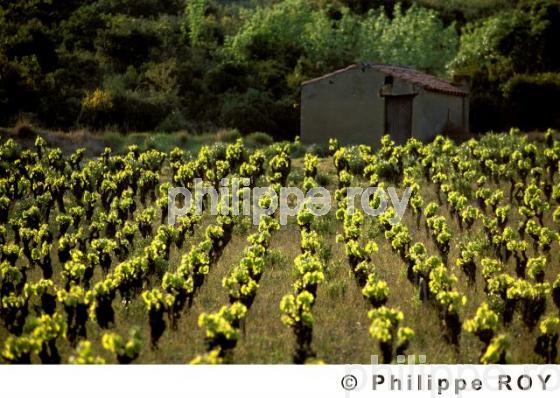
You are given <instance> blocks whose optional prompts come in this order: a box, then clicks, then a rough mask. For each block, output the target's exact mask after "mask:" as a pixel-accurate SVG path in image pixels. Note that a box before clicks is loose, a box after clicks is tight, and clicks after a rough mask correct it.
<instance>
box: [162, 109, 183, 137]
mask: <svg viewBox="0 0 560 398" xmlns="http://www.w3.org/2000/svg"><path fill="white" fill-rule="evenodd" d="M187 126H188V122H187V119H186V118H185V116H184V115H183V113H182V112H179V111H178V110H174V111H172V112H171V113H170V114H168V115H167V117H166V118H165V119H163V120H162V121H161V122H160V123H159V124H158V125H157V127H156V130H157V131H163V132H165V133H170V132H175V131H179V130H185V129H186V128H187Z"/></svg>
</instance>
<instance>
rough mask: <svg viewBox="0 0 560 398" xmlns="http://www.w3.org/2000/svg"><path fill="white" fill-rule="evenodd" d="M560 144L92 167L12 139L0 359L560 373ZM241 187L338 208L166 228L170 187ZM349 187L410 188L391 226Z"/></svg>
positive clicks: (1, 213) (185, 219)
mask: <svg viewBox="0 0 560 398" xmlns="http://www.w3.org/2000/svg"><path fill="white" fill-rule="evenodd" d="M555 138H556V136H555V133H554V132H553V131H552V130H549V131H548V132H546V133H545V134H542V135H541V136H540V139H533V138H531V139H529V138H528V136H526V135H524V134H522V133H521V132H519V131H517V130H515V129H513V130H511V131H510V132H509V133H502V134H494V133H491V134H486V135H484V136H481V137H480V138H479V139H478V140H475V139H471V140H469V141H466V142H464V143H462V144H457V143H455V142H453V141H451V140H450V139H448V138H444V137H441V136H439V137H437V138H436V139H435V140H434V141H433V142H432V143H429V144H423V143H421V142H419V141H417V140H415V139H410V140H409V141H408V142H407V143H406V144H405V145H404V146H398V145H395V143H394V142H393V141H391V139H390V138H389V136H385V137H384V138H383V139H382V140H381V142H380V143H379V145H378V146H377V147H376V148H373V147H368V146H363V145H362V146H355V147H341V146H339V145H338V143H337V141H336V140H331V142H330V145H329V148H328V151H329V155H328V156H319V155H317V154H313V153H311V151H308V153H306V154H305V156H304V157H299V156H294V153H296V151H295V150H294V148H295V147H297V146H301V144H300V143H299V142H298V141H297V140H296V141H295V142H278V143H274V144H272V145H270V146H268V147H263V148H260V149H250V148H248V147H246V146H245V145H244V142H243V141H242V140H241V139H239V140H237V141H236V142H233V143H229V144H215V145H213V146H203V147H202V148H201V149H200V151H198V152H197V153H192V152H190V151H188V150H186V149H181V148H175V149H173V150H171V151H170V152H168V153H166V152H161V151H158V150H155V149H152V150H146V151H140V150H139V148H138V147H137V146H135V145H132V146H130V147H129V148H128V150H127V151H125V152H124V153H113V151H112V150H111V149H110V148H106V149H105V150H104V152H103V153H101V154H100V155H99V156H98V157H94V158H88V157H86V155H85V154H86V152H85V150H84V149H79V150H77V151H75V152H73V153H64V152H63V151H62V149H60V148H55V147H51V146H49V145H47V143H46V141H45V140H44V139H43V138H41V137H38V138H37V139H36V140H35V143H34V145H31V146H29V145H28V146H21V144H19V143H16V142H15V141H14V140H13V139H8V140H5V141H4V142H3V143H2V144H1V145H0V245H1V246H0V248H1V250H0V298H1V302H0V318H1V319H0V363H11V364H16V363H45V364H47V363H48V364H51V363H55V364H58V363H70V364H101V363H121V364H128V363H178V364H185V363H192V364H204V363H211V364H215V363H263V364H277V363H368V362H369V361H370V357H371V355H374V354H375V355H379V358H380V359H379V360H380V361H381V362H384V363H390V362H396V360H397V356H398V355H408V354H417V355H426V358H427V362H428V363H451V364H454V363H484V364H491V363H558V357H557V347H558V335H559V332H560V318H559V315H560V310H559V308H560V262H559V261H558V253H559V250H560V248H559V244H558V241H559V237H560V235H559V232H560V175H559V165H560V163H559V162H560V141H556V139H555ZM234 176H235V177H240V178H243V179H246V180H247V181H248V186H247V187H246V188H244V189H250V187H263V186H267V187H271V188H272V189H274V190H275V191H279V190H280V188H281V187H284V186H292V187H298V188H300V189H301V190H302V191H304V192H307V191H309V190H310V189H311V188H313V187H318V186H322V187H325V188H327V189H328V190H329V191H330V192H331V194H332V198H333V209H332V210H331V212H330V213H329V214H327V215H324V216H316V215H314V213H313V212H312V211H310V208H309V204H308V203H304V204H303V206H301V208H300V209H299V211H298V213H297V216H295V217H291V218H290V219H289V220H288V224H287V225H283V226H281V225H280V223H279V221H278V214H270V215H262V216H261V217H260V218H259V220H258V225H254V224H253V222H252V218H251V217H250V216H243V215H233V214H235V212H232V211H230V212H221V211H220V214H221V215H217V216H212V215H210V211H209V207H208V206H207V205H205V206H203V212H202V214H198V213H197V212H195V211H194V207H193V208H192V209H191V211H190V212H189V213H188V214H187V215H184V216H182V217H180V218H179V219H178V220H177V222H176V223H175V224H168V222H167V218H168V217H167V216H168V190H169V189H170V188H171V187H175V186H180V187H186V188H189V189H192V188H193V186H194V185H193V184H194V180H195V179H199V178H200V179H202V180H203V181H204V184H205V185H206V186H207V187H213V188H216V189H218V188H219V187H220V184H221V181H222V179H224V178H231V177H234ZM349 187H382V188H388V187H396V188H397V190H399V191H403V190H404V189H405V188H407V187H408V188H409V189H410V190H411V192H412V194H411V197H410V201H409V203H408V207H407V210H406V212H405V214H404V217H403V219H402V220H401V222H400V223H397V224H395V223H392V222H391V219H392V218H393V216H394V215H395V210H394V209H393V208H391V206H389V208H388V209H387V210H386V211H385V212H384V213H383V214H382V215H381V216H379V217H370V216H368V215H367V214H364V212H363V211H362V210H360V209H359V208H357V210H356V211H355V212H350V211H349V210H348V208H349V206H348V202H349V201H350V200H354V199H353V198H351V197H350V196H349V195H348V188H349ZM242 191H243V190H242ZM240 197H241V195H240ZM230 199H232V198H231V194H230V197H229V198H227V200H224V201H222V202H221V203H220V204H219V206H218V207H219V208H220V210H224V207H228V206H229V207H231V206H232V203H233V201H232V200H230ZM271 200H272V199H271V197H270V195H264V196H262V197H261V198H260V200H259V205H260V206H262V207H265V208H266V207H268V206H269V205H270V202H271ZM369 200H370V205H371V207H373V208H377V207H378V206H379V204H380V202H381V200H382V198H381V197H380V193H375V194H373V195H372V196H371V197H370V198H369ZM205 204H207V203H206V202H205ZM242 205H243V203H241V204H240V206H242ZM229 210H232V209H231V208H230V209H229ZM226 213H227V215H224V214H226Z"/></svg>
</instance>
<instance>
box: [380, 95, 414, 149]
mask: <svg viewBox="0 0 560 398" xmlns="http://www.w3.org/2000/svg"><path fill="white" fill-rule="evenodd" d="M413 98H414V96H413V95H398V96H386V97H385V134H390V135H391V138H392V139H393V141H395V143H397V144H398V145H403V144H405V143H406V141H407V140H408V139H409V138H410V137H412V99H413Z"/></svg>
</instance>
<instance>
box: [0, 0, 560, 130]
mask: <svg viewBox="0 0 560 398" xmlns="http://www.w3.org/2000/svg"><path fill="white" fill-rule="evenodd" d="M559 35H560V5H559V4H558V2H557V1H554V0H489V1H486V0H484V1H483V0H454V1H448V0H418V1H411V0H406V1H404V0H403V1H402V2H395V1H393V0H281V1H280V0H278V1H272V0H270V1H265V0H262V1H257V0H252V1H251V0H246V1H217V0H188V1H186V0H163V1H162V0H141V1H138V0H72V1H65V2H63V3H60V2H53V1H50V0H29V1H15V2H14V1H10V2H3V3H2V4H1V5H0V36H1V37H3V38H4V40H2V42H1V43H0V125H3V126H10V125H14V124H15V123H16V122H17V121H18V120H20V119H23V120H28V121H30V122H32V123H34V124H36V125H38V126H42V127H46V128H51V129H63V130H68V129H75V128H88V129H94V130H106V129H112V130H120V131H124V132H127V131H150V130H157V131H160V132H169V131H177V130H188V131H189V132H196V131H198V132H200V131H204V132H206V131H209V130H215V129H217V128H237V129H238V130H239V131H240V132H241V133H243V134H245V133H251V132H255V131H262V132H266V133H269V134H271V135H273V136H274V137H275V138H277V139H292V138H293V137H294V136H296V135H297V134H298V130H299V108H298V102H299V85H300V83H301V82H302V81H304V80H306V79H309V78H312V77H317V76H319V75H321V74H323V73H327V72H331V71H332V70H335V69H337V68H340V67H343V66H346V65H348V64H351V63H354V62H360V61H373V62H385V63H395V64H402V65H408V66H411V67H415V68H419V69H422V70H425V71H427V72H430V73H434V74H437V75H441V76H443V77H451V76H452V75H453V74H454V73H459V74H466V75H468V76H470V77H471V78H472V90H473V92H472V97H471V99H472V104H471V105H472V112H471V115H472V121H471V126H472V128H473V129H474V130H475V131H480V132H481V131H488V130H490V129H495V130H501V129H506V128H509V127H511V126H518V127H520V128H522V129H524V130H530V129H545V128H548V127H558V126H559V125H560V121H559V120H560V117H559V113H558V110H557V109H556V108H555V107H554V106H553V105H554V104H555V103H557V102H558V100H559V98H560V94H559V93H560V83H559V82H560V79H559V77H558V73H559V71H560V58H559V55H558V51H557V38H558V36H559Z"/></svg>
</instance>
